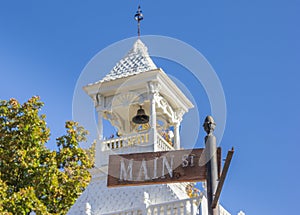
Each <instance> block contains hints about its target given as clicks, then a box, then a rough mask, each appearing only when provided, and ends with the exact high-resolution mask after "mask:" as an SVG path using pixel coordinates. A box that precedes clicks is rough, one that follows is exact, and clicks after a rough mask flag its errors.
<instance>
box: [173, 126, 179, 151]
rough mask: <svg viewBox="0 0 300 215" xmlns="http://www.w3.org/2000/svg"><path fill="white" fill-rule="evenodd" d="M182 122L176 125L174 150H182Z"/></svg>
mask: <svg viewBox="0 0 300 215" xmlns="http://www.w3.org/2000/svg"><path fill="white" fill-rule="evenodd" d="M179 128H180V122H177V123H176V124H175V125H174V148H175V149H180V134H179Z"/></svg>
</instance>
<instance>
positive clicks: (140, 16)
mask: <svg viewBox="0 0 300 215" xmlns="http://www.w3.org/2000/svg"><path fill="white" fill-rule="evenodd" d="M134 19H135V20H136V21H137V22H138V37H140V36H141V29H140V26H141V25H140V22H141V21H142V20H143V19H144V16H143V14H142V11H141V6H140V5H139V7H138V10H137V11H136V14H135V15H134Z"/></svg>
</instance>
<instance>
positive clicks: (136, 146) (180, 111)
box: [84, 39, 193, 167]
mask: <svg viewBox="0 0 300 215" xmlns="http://www.w3.org/2000/svg"><path fill="white" fill-rule="evenodd" d="M84 90H85V92H86V93H87V94H88V95H89V96H90V97H91V98H92V99H93V100H94V103H95V108H96V111H97V114H98V128H99V130H98V131H99V142H98V144H97V146H96V158H95V159H96V163H95V165H96V167H104V166H107V162H108V157H107V156H108V155H109V154H111V153H116V154H119V153H134V152H152V151H166V150H174V149H180V133H179V127H180V123H181V121H182V117H183V115H184V114H185V113H186V112H187V111H188V110H189V109H190V108H193V104H192V103H191V102H190V101H189V100H188V98H187V97H186V96H185V95H184V94H183V93H182V92H181V91H180V89H179V88H178V87H177V86H176V85H175V83H174V82H173V81H172V80H171V79H170V78H169V77H168V76H167V75H166V73H165V72H164V71H163V70H162V69H160V68H157V67H156V65H155V64H154V63H153V61H152V59H151V58H150V56H149V54H148V52H147V47H146V46H145V45H144V44H143V42H142V41H141V40H140V39H138V40H137V41H136V42H135V43H134V45H133V48H132V49H131V50H130V51H129V53H128V54H127V55H126V56H125V57H124V58H122V59H121V60H120V61H119V62H118V63H117V64H116V66H115V67H114V68H113V69H112V70H111V71H110V72H109V73H108V74H107V75H106V76H105V77H104V78H103V79H102V80H100V81H98V82H96V83H92V84H89V85H88V86H85V87H84ZM139 109H143V110H144V113H145V115H147V116H148V117H149V122H147V123H145V124H137V123H135V122H133V120H132V119H133V117H134V116H135V115H136V114H137V111H138V110H139ZM103 118H104V119H106V120H109V122H110V123H111V125H113V126H115V127H116V128H117V130H118V134H119V135H116V136H114V137H111V138H110V139H105V138H104V137H103V122H102V121H103Z"/></svg>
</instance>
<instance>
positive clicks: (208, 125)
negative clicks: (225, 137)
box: [203, 116, 216, 135]
mask: <svg viewBox="0 0 300 215" xmlns="http://www.w3.org/2000/svg"><path fill="white" fill-rule="evenodd" d="M203 127H204V130H205V132H206V133H207V135H212V134H213V131H214V130H215V127H216V123H215V120H214V118H212V116H207V117H206V118H205V121H204V123H203Z"/></svg>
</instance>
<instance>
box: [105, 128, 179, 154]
mask: <svg viewBox="0 0 300 215" xmlns="http://www.w3.org/2000/svg"><path fill="white" fill-rule="evenodd" d="M148 142H149V133H148V131H147V132H141V133H137V134H132V135H127V136H121V137H117V138H112V139H108V140H104V141H102V143H101V145H102V150H103V151H107V150H115V149H119V148H123V147H131V146H133V145H139V144H143V143H148ZM157 148H158V149H159V151H170V150H174V148H173V146H171V144H170V143H168V142H167V141H166V140H165V139H164V138H163V137H162V136H161V135H160V134H157Z"/></svg>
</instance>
